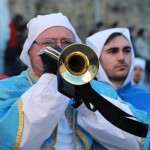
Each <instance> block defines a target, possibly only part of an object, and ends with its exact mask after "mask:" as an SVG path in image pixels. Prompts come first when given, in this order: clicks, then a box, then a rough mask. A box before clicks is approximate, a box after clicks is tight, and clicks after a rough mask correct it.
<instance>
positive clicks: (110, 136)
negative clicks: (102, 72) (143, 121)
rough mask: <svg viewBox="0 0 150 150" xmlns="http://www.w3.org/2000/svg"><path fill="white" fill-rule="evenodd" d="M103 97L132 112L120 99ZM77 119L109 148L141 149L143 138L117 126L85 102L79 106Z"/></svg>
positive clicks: (117, 149)
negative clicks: (90, 108)
mask: <svg viewBox="0 0 150 150" xmlns="http://www.w3.org/2000/svg"><path fill="white" fill-rule="evenodd" d="M103 97H104V98H105V99H107V100H108V101H109V102H111V103H113V104H114V105H116V106H117V107H119V108H120V109H122V110H124V111H125V112H127V113H129V114H132V113H131V111H130V109H129V107H128V106H127V105H125V104H122V103H121V102H119V101H118V100H114V99H111V98H109V97H106V96H103ZM108 111H110V110H108ZM77 121H78V124H79V125H80V126H81V127H82V128H83V129H84V130H86V131H87V132H88V133H89V134H90V135H91V136H92V137H93V138H94V139H95V140H96V141H97V142H99V143H100V144H101V145H103V146H104V147H106V148H107V149H109V150H129V149H134V150H140V144H139V142H140V140H141V138H139V137H136V136H134V135H132V134H129V133H127V132H125V131H123V130H121V129H119V128H117V127H115V126H114V125H113V124H111V123H110V122H109V121H107V120H106V119H105V118H104V117H103V116H102V115H101V114H100V113H99V112H98V111H96V112H92V111H90V110H89V109H87V108H86V106H85V105H84V104H82V105H81V106H80V107H79V108H78V117H77Z"/></svg>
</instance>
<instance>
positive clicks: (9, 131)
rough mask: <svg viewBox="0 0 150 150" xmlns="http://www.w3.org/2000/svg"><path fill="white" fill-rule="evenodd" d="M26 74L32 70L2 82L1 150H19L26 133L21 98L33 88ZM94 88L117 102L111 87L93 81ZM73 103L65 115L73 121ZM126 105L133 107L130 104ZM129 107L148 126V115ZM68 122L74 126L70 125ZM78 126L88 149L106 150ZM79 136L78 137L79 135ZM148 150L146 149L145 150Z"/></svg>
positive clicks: (0, 88)
mask: <svg viewBox="0 0 150 150" xmlns="http://www.w3.org/2000/svg"><path fill="white" fill-rule="evenodd" d="M26 73H29V71H24V72H22V74H21V75H19V76H16V77H11V78H7V79H5V80H1V81H0V150H12V149H18V148H19V144H20V140H21V134H22V130H23V111H22V101H21V99H20V97H21V95H22V94H23V93H24V92H25V91H27V90H28V89H29V88H30V87H31V85H30V83H29V81H28V79H27V77H26ZM29 76H30V79H31V80H32V82H33V83H36V81H37V78H35V77H34V76H33V75H32V74H30V73H29ZM91 85H92V87H93V89H95V91H97V92H98V93H99V94H103V95H106V96H108V97H111V98H113V99H116V100H117V93H116V92H115V90H114V88H113V87H111V86H110V85H108V84H105V83H102V82H99V81H95V80H93V81H91ZM122 102H123V101H122ZM71 103H72V100H71V101H70V104H69V105H68V108H67V109H68V110H69V113H66V117H67V118H68V116H70V117H71V118H72V107H71ZM125 103H126V102H125ZM126 104H127V105H129V106H130V104H128V103H126ZM130 108H131V111H132V112H133V114H134V115H135V116H136V117H137V118H138V119H139V120H140V121H142V122H145V123H147V122H148V118H147V114H146V113H145V112H140V111H138V110H136V109H135V108H134V107H133V106H130ZM68 121H69V120H68ZM69 123H70V125H71V126H72V124H71V122H69ZM76 126H77V128H78V129H79V131H80V132H81V133H82V135H83V137H80V136H79V137H80V138H81V140H82V141H83V138H84V141H86V143H84V141H83V143H84V144H85V147H86V149H89V150H90V149H94V150H106V148H104V147H103V146H101V145H100V144H98V143H97V142H96V141H94V140H93V139H92V138H91V136H90V135H89V134H88V133H87V132H86V131H85V130H84V129H82V128H81V127H80V126H79V125H78V124H76ZM55 129H56V130H55V131H56V132H55V131H54V132H53V133H52V135H50V137H49V138H48V139H45V144H49V145H50V144H52V142H53V138H54V134H57V128H55ZM76 134H77V135H78V133H77V132H76ZM146 139H147V140H145V141H144V142H145V145H146V147H147V145H148V144H147V143H148V140H149V139H148V138H146ZM145 150H147V149H146V148H145Z"/></svg>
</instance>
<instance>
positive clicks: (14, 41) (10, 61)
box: [4, 14, 26, 76]
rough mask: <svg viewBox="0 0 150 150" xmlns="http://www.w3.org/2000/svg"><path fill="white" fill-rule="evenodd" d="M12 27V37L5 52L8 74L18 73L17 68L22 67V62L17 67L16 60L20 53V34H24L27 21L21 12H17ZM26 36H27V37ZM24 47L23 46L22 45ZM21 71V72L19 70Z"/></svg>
mask: <svg viewBox="0 0 150 150" xmlns="http://www.w3.org/2000/svg"><path fill="white" fill-rule="evenodd" d="M9 28H10V38H9V40H8V43H7V47H6V50H5V54H4V60H5V70H4V73H5V74H6V75H8V76H13V75H18V72H16V70H17V69H16V68H20V66H21V65H22V64H21V63H20V66H19V64H18V67H16V60H17V58H18V54H20V47H19V45H21V44H22V43H21V44H20V39H22V37H23V36H22V37H20V35H23V34H24V33H25V30H26V23H25V20H24V17H23V16H22V15H20V14H16V15H15V16H14V17H13V19H12V21H11V22H10V25H9ZM25 38H26V37H25ZM23 43H24V41H23ZM21 48H22V47H21ZM19 73H20V72H19Z"/></svg>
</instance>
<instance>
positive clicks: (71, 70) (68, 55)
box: [58, 44, 99, 85]
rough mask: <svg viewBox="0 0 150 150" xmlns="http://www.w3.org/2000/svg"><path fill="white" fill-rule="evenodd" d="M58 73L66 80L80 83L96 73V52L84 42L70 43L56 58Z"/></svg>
mask: <svg viewBox="0 0 150 150" xmlns="http://www.w3.org/2000/svg"><path fill="white" fill-rule="evenodd" d="M58 68H59V74H60V75H61V77H62V78H63V79H64V80H66V81H67V82H69V83H71V84H74V85H82V84H86V83H88V82H90V81H91V80H92V79H93V78H94V77H95V76H96V74H97V72H98V68H99V61H98V57H97V55H96V53H95V52H94V51H93V49H91V48H90V47H89V46H87V45H85V44H71V45H69V46H68V47H66V48H65V49H64V50H63V51H62V53H61V54H60V56H59V59H58Z"/></svg>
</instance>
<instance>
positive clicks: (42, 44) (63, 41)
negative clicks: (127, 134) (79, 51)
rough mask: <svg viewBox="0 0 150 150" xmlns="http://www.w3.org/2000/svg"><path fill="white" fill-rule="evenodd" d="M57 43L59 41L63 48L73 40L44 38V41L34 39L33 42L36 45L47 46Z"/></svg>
mask: <svg viewBox="0 0 150 150" xmlns="http://www.w3.org/2000/svg"><path fill="white" fill-rule="evenodd" d="M57 43H60V44H61V47H62V48H65V47H67V46H69V45H70V44H73V43H74V42H73V41H71V40H69V39H64V40H61V41H57V40H55V39H46V40H44V41H34V42H33V44H38V45H41V46H43V47H47V46H50V47H53V46H56V45H57Z"/></svg>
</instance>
